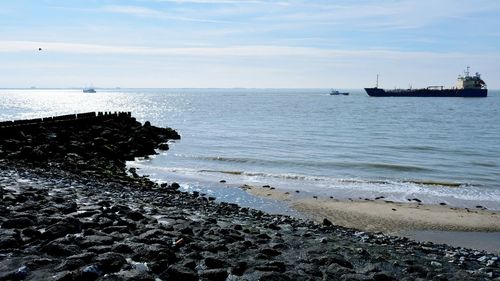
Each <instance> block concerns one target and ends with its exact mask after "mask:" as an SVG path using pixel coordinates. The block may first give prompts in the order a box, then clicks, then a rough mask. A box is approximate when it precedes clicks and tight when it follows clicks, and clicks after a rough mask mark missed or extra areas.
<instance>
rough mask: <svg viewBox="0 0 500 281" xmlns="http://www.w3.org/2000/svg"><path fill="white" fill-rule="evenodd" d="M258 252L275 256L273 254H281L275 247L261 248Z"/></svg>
mask: <svg viewBox="0 0 500 281" xmlns="http://www.w3.org/2000/svg"><path fill="white" fill-rule="evenodd" d="M260 252H261V253H263V254H264V255H266V256H271V257H275V256H279V255H281V252H280V251H278V250H276V249H271V248H265V249H262V250H261V251H260Z"/></svg>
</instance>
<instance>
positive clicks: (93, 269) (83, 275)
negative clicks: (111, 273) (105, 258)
mask: <svg viewBox="0 0 500 281" xmlns="http://www.w3.org/2000/svg"><path fill="white" fill-rule="evenodd" d="M102 275H103V272H102V270H101V269H100V268H99V267H98V266H97V265H89V266H85V267H83V268H81V269H80V270H79V271H78V272H77V273H76V274H75V275H74V276H73V280H75V281H87V280H89V281H92V280H96V279H97V278H99V277H101V276H102Z"/></svg>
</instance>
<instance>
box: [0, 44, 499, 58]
mask: <svg viewBox="0 0 500 281" xmlns="http://www.w3.org/2000/svg"><path fill="white" fill-rule="evenodd" d="M38 48H42V51H43V52H49V53H70V54H94V55H108V54H113V55H145V56H190V57H262V58H264V57H308V58H352V57H357V58H363V57H376V58H379V59H384V58H385V59H398V58H405V59H433V58H460V57H463V56H466V55H467V54H463V53H450V52H448V53H439V52H403V51H397V50H387V49H386V50H377V49H365V50H342V49H322V48H313V47H294V46H267V45H250V46H229V47H185V48H151V47H138V46H113V45H96V44H78V43H62V42H32V41H0V52H37V51H38ZM468 56H469V55H468ZM474 57H475V58H480V57H488V58H490V59H491V58H496V59H499V58H500V54H482V55H475V56H474Z"/></svg>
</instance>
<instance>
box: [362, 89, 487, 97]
mask: <svg viewBox="0 0 500 281" xmlns="http://www.w3.org/2000/svg"><path fill="white" fill-rule="evenodd" d="M365 91H366V93H367V94H368V95H369V96H370V97H460V98H485V97H487V96H488V90H487V89H442V90H441V89H408V90H397V89H396V90H384V89H380V88H365Z"/></svg>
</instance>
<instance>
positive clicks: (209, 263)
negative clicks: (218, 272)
mask: <svg viewBox="0 0 500 281" xmlns="http://www.w3.org/2000/svg"><path fill="white" fill-rule="evenodd" d="M205 265H206V267H207V268H209V269H212V268H223V267H227V263H226V262H225V261H223V260H220V259H217V258H212V257H208V258H206V259H205Z"/></svg>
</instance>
